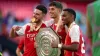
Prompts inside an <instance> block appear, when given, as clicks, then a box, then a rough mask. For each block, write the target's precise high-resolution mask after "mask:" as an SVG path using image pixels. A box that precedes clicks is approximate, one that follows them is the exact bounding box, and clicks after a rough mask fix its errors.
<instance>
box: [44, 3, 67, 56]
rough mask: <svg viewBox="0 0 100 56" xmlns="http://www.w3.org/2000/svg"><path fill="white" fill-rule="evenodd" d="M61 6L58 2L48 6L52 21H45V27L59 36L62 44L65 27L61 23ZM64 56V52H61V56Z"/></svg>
mask: <svg viewBox="0 0 100 56" xmlns="http://www.w3.org/2000/svg"><path fill="white" fill-rule="evenodd" d="M62 9H63V6H62V4H61V3H60V2H58V1H53V2H51V3H50V4H49V9H48V12H49V15H50V17H51V18H52V19H50V20H49V21H46V22H45V23H46V25H47V26H51V27H52V28H53V29H54V30H55V31H56V32H57V33H58V35H59V36H61V38H62V39H61V42H62V43H63V44H64V43H65V37H66V31H65V26H64V25H63V24H62V23H61V20H60V19H61V18H60V17H61V12H62ZM60 56H64V50H61V55H60Z"/></svg>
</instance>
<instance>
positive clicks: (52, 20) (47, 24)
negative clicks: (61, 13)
mask: <svg viewBox="0 0 100 56" xmlns="http://www.w3.org/2000/svg"><path fill="white" fill-rule="evenodd" d="M53 23H54V19H50V20H47V21H45V22H44V24H45V25H46V26H47V27H49V26H51V25H52V24H53Z"/></svg>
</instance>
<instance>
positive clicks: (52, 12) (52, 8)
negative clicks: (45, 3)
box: [49, 6, 59, 18]
mask: <svg viewBox="0 0 100 56" xmlns="http://www.w3.org/2000/svg"><path fill="white" fill-rule="evenodd" d="M49 14H50V17H51V18H56V17H57V15H58V14H59V9H58V8H56V7H55V6H49Z"/></svg>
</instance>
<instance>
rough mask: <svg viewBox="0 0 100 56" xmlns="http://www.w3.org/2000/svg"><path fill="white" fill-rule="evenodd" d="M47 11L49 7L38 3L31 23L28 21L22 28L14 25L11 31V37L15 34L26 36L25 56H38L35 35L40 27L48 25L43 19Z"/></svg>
mask: <svg viewBox="0 0 100 56" xmlns="http://www.w3.org/2000/svg"><path fill="white" fill-rule="evenodd" d="M46 13H47V9H46V7H45V6H43V5H38V6H37V7H36V8H35V10H34V14H33V17H34V18H35V19H32V22H31V23H27V24H26V25H24V26H22V27H21V28H19V27H18V26H17V27H13V28H12V29H11V32H10V37H15V36H21V35H24V36H25V40H24V54H23V56H37V54H36V48H35V46H34V45H35V37H36V35H37V33H38V32H39V29H40V28H44V27H46V25H45V24H44V23H43V22H42V19H43V18H44V17H45V15H46ZM33 21H34V22H33Z"/></svg>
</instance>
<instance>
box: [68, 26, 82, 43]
mask: <svg viewBox="0 0 100 56" xmlns="http://www.w3.org/2000/svg"><path fill="white" fill-rule="evenodd" d="M69 36H70V38H71V43H79V40H80V31H79V26H78V25H74V26H73V27H72V28H71V29H70V32H69Z"/></svg>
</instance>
